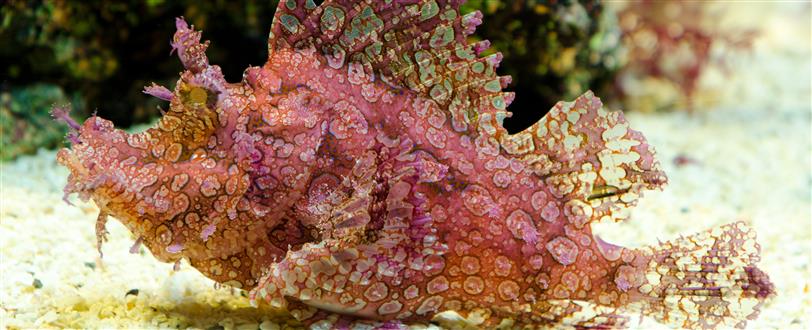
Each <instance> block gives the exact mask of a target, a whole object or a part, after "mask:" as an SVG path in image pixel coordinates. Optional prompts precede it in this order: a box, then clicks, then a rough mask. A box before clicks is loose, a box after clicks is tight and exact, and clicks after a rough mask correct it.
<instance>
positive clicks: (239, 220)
mask: <svg viewBox="0 0 812 330" xmlns="http://www.w3.org/2000/svg"><path fill="white" fill-rule="evenodd" d="M460 4H461V1H459V0H451V1H439V0H388V1H371V0H370V1H349V0H327V1H324V3H323V4H321V5H318V6H317V5H316V4H315V3H314V2H313V1H309V0H308V1H292V0H291V1H281V2H280V4H279V8H278V9H277V12H276V15H275V17H274V22H273V27H272V30H271V33H270V38H269V42H268V51H269V55H268V62H267V63H266V64H265V65H264V66H262V67H249V68H248V69H247V70H246V71H245V73H244V75H243V79H242V81H239V82H236V83H229V82H227V81H225V79H224V77H223V74H222V73H221V70H220V68H219V67H218V66H215V65H210V64H209V62H208V59H207V57H206V53H205V51H206V48H207V46H208V42H205V43H200V37H201V33H200V32H198V31H194V30H193V28H189V27H188V25H187V23H186V22H185V21H184V20H183V19H182V18H179V19H178V20H177V32H176V33H175V36H174V39H173V41H172V47H173V49H174V50H176V51H177V52H178V55H179V56H180V59H181V61H182V62H183V65H184V67H185V71H184V72H183V73H182V74H181V77H180V79H179V80H178V82H177V85H176V86H175V89H174V91H170V90H169V89H167V88H164V87H161V86H157V85H153V86H150V87H147V88H145V91H144V92H145V93H147V94H151V95H153V96H156V97H158V98H161V99H164V100H166V101H168V102H169V103H170V107H169V110H168V111H167V112H166V113H165V114H164V115H163V117H162V118H161V120H160V122H159V123H158V124H157V127H155V128H151V129H149V130H147V131H144V132H141V133H136V134H128V133H125V132H124V131H121V130H117V129H114V128H113V125H112V123H111V122H109V121H106V120H104V119H101V118H99V117H96V116H94V117H91V118H89V119H88V120H86V121H85V123H84V124H83V125H79V124H78V123H76V122H74V121H72V120H71V119H70V117H68V115H67V111H66V110H65V109H63V108H57V109H55V111H54V115H55V116H56V117H58V118H61V119H63V120H64V121H66V122H67V123H68V124H69V125H70V126H71V127H72V128H73V130H72V133H71V134H70V135H69V139H70V140H71V141H72V146H71V148H69V149H63V150H61V151H60V152H59V155H58V160H59V163H60V164H62V165H64V166H66V167H68V168H69V169H70V172H71V175H70V178H69V183H68V185H67V187H66V188H65V191H66V193H78V194H79V195H80V197H82V198H83V199H92V200H93V201H94V202H95V203H96V204H97V205H98V206H99V208H100V210H101V213H100V215H99V218H98V220H97V225H96V230H97V237H98V243H99V251H100V252H101V242H102V241H103V239H104V237H105V236H104V234H105V230H104V227H105V226H104V225H105V221H106V217H107V216H108V215H109V216H113V217H115V218H116V219H118V220H119V221H121V222H122V223H123V224H124V225H126V227H127V228H129V230H130V231H131V232H132V233H133V234H134V235H135V236H136V237H138V240H137V242H136V244H140V243H143V244H144V245H146V247H147V248H148V249H149V250H150V251H151V252H152V253H153V255H154V256H155V257H156V258H157V259H159V260H161V261H166V262H178V261H180V260H181V259H187V260H188V261H189V262H190V263H191V265H192V266H193V267H195V268H196V269H198V270H199V271H200V272H202V273H203V274H204V275H205V276H207V277H209V278H211V279H213V280H215V281H217V282H219V283H222V284H225V285H229V286H232V287H235V288H241V289H244V290H249V291H250V297H251V299H252V301H254V302H268V303H270V304H271V305H273V306H277V307H280V308H282V307H284V308H286V309H287V310H288V311H289V312H290V313H291V314H292V315H293V316H295V317H296V318H298V319H300V320H302V322H303V323H304V324H307V325H310V326H312V327H314V328H328V327H343V326H350V325H367V326H378V327H396V326H402V325H403V324H406V323H412V322H427V321H429V320H431V319H432V318H433V317H434V316H435V315H436V314H438V313H439V312H443V311H453V312H456V313H457V314H459V315H461V316H462V317H464V318H467V319H468V321H469V322H470V323H469V325H471V326H474V327H482V328H492V327H495V326H497V325H500V324H501V325H502V326H507V327H538V328H547V327H598V328H617V327H623V326H625V325H627V323H628V321H627V320H628V318H627V316H624V315H625V314H628V313H630V312H631V313H642V314H645V315H649V316H652V317H655V318H656V319H658V320H660V321H662V322H665V323H667V324H669V325H671V326H676V327H687V328H713V327H716V326H739V327H743V326H744V325H745V321H746V320H747V319H753V318H754V317H755V316H756V315H757V314H758V310H759V307H761V306H762V305H763V303H764V302H765V299H766V298H767V297H769V296H771V295H772V294H773V286H772V284H771V283H770V282H769V279H768V278H767V276H766V275H765V274H764V273H763V272H761V271H760V270H759V269H757V268H756V267H755V266H754V263H755V262H757V261H758V260H759V246H758V244H756V243H755V235H754V232H753V230H751V229H749V228H748V227H747V226H746V225H745V224H743V223H734V224H730V225H726V226H723V227H720V228H716V229H713V230H711V231H708V232H704V233H700V234H697V235H694V236H690V237H685V238H680V239H677V240H675V241H671V242H668V243H664V244H661V245H659V246H654V247H649V248H643V249H628V248H623V247H619V246H615V245H612V244H609V243H606V242H604V241H602V240H600V239H599V238H597V237H595V236H594V235H593V234H592V231H591V229H590V225H591V224H592V223H594V222H596V221H612V220H619V219H623V218H626V217H627V216H628V211H627V210H628V208H629V207H630V206H632V205H634V204H635V203H636V201H637V199H638V198H639V197H640V194H641V191H642V190H645V189H654V188H660V187H661V186H663V185H664V184H665V183H666V177H665V175H664V174H663V173H662V171H661V170H660V167H659V164H658V162H657V160H656V159H655V158H654V150H653V148H652V147H651V146H650V145H649V144H648V143H646V140H645V139H644V137H643V135H642V134H641V133H640V132H637V131H634V130H631V129H630V128H629V125H628V123H627V122H626V120H625V119H624V118H623V115H622V114H621V113H620V112H610V111H607V110H605V109H604V108H603V107H602V104H601V102H600V100H599V99H598V98H596V97H595V96H594V95H593V94H592V93H591V92H587V93H586V94H584V95H583V96H581V97H579V98H577V99H576V100H575V101H573V102H569V103H565V102H560V103H558V104H557V105H555V107H554V108H553V109H552V110H551V111H550V112H549V113H548V114H547V115H546V116H545V117H544V118H542V119H541V121H539V122H538V123H536V124H534V125H532V126H531V127H530V128H528V129H526V130H525V131H523V132H520V133H517V134H509V133H508V132H507V131H506V130H505V129H504V128H503V127H502V120H503V119H504V118H505V117H507V116H509V114H510V113H509V112H507V111H506V108H507V106H508V104H510V102H511V100H512V99H513V94H512V93H508V92H503V91H502V89H503V88H505V87H506V86H507V85H508V84H509V82H510V77H504V76H502V77H500V76H497V75H496V67H497V66H498V64H499V62H500V59H501V56H500V55H499V54H495V55H491V56H487V57H480V56H479V55H480V53H481V52H483V51H484V50H485V49H487V48H488V42H487V41H483V42H478V43H473V44H469V43H468V42H467V41H466V37H467V36H469V35H471V34H472V33H473V32H474V29H475V27H476V26H477V25H479V24H480V23H481V17H482V15H481V14H480V13H479V12H474V13H470V14H466V15H462V14H461V13H460V12H459V7H460Z"/></svg>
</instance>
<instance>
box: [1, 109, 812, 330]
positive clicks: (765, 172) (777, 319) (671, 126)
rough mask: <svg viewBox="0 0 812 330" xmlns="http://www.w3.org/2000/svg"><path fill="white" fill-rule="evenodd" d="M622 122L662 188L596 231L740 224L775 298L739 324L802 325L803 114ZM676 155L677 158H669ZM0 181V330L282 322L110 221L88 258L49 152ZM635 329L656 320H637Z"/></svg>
mask: <svg viewBox="0 0 812 330" xmlns="http://www.w3.org/2000/svg"><path fill="white" fill-rule="evenodd" d="M628 117H629V120H630V121H631V123H632V127H634V128H635V129H638V130H641V131H643V132H644V133H645V135H646V136H647V137H648V139H649V141H650V143H651V144H653V145H655V146H656V147H657V150H658V152H659V159H660V160H661V162H662V163H663V164H662V165H663V167H664V168H665V170H666V172H667V173H668V176H669V179H670V184H669V186H667V187H666V189H665V191H663V192H650V193H648V194H646V196H645V197H644V198H643V200H642V202H641V203H640V205H639V206H638V207H637V208H636V209H635V210H634V211H633V212H632V214H633V218H632V219H631V220H629V221H626V222H623V223H607V224H598V225H597V226H595V228H596V232H597V233H599V234H600V235H601V236H602V237H603V238H605V239H606V240H608V241H610V242H615V243H618V244H622V245H624V246H629V247H638V246H644V245H647V244H656V243H657V240H658V239H659V240H663V241H665V240H668V239H671V238H675V237H677V236H679V235H688V234H691V233H694V232H697V231H701V230H705V229H708V228H711V227H713V226H717V225H721V224H724V223H727V222H731V221H735V220H743V221H746V222H748V223H750V224H751V225H752V226H753V227H755V229H756V231H757V232H758V235H759V238H758V239H759V241H760V243H761V246H762V251H763V259H762V261H761V263H760V267H762V268H763V269H764V270H765V271H766V272H767V273H768V274H769V275H770V276H771V278H772V280H773V281H774V282H775V285H776V288H777V291H778V296H777V297H776V298H775V299H774V300H773V301H772V302H771V303H770V304H769V305H767V307H766V308H765V309H764V310H763V312H762V315H761V316H760V317H759V319H758V320H756V321H754V322H751V323H750V324H749V327H750V328H752V329H809V328H812V323H811V322H812V321H811V320H810V316H809V315H812V311H810V293H809V286H810V281H811V280H812V276H810V275H811V274H810V250H811V249H810V242H812V228H810V225H811V224H812V215H811V214H810V212H812V211H810V210H812V205H811V204H810V199H811V198H812V191H811V190H810V189H811V188H810V187H812V164H810V155H812V147H811V146H810V143H811V142H810V141H811V140H810V111H809V110H808V109H801V110H799V111H785V112H777V111H772V112H765V111H750V112H748V111H737V110H724V109H720V110H717V111H713V112H709V113H701V114H693V115H690V114H686V113H669V114H634V113H632V114H630V115H628ZM678 156H680V157H682V158H683V159H687V160H688V162H687V164H684V165H677V164H675V162H674V159H675V158H677V157H678ZM0 173H1V174H2V180H1V182H0V183H1V185H0V271H1V272H2V273H0V275H1V278H0V328H8V329H26V328H200V329H208V328H220V327H222V328H225V329H258V328H259V329H278V328H280V325H281V326H282V328H284V327H285V324H286V323H285V322H286V320H287V319H286V318H285V317H284V315H281V316H280V315H279V313H278V312H275V311H272V310H268V309H256V308H253V307H251V306H250V305H249V303H248V299H247V298H246V297H245V296H244V294H243V293H241V292H240V291H237V290H232V289H227V288H220V289H216V288H215V286H214V283H213V282H212V281H211V280H208V279H206V278H205V277H203V276H202V275H201V274H200V273H198V272H197V271H196V270H194V269H193V268H191V267H190V266H189V265H188V264H183V265H182V266H181V269H180V270H179V271H173V270H172V265H171V264H164V263H160V262H158V261H156V260H155V259H154V258H153V257H152V256H151V255H150V253H149V252H148V251H146V250H145V249H143V248H142V251H141V253H138V254H130V253H128V249H129V247H130V246H131V245H132V243H133V241H134V238H133V237H132V236H131V235H130V234H129V233H128V232H127V231H126V229H125V228H124V227H123V226H121V225H120V224H119V223H118V222H117V221H111V222H110V223H109V224H108V228H109V230H110V240H109V242H107V243H106V244H105V245H104V259H103V261H101V260H99V259H98V253H97V252H96V249H95V236H94V221H95V217H96V214H97V209H96V207H95V206H94V205H92V203H82V202H80V201H78V199H76V198H73V199H72V200H73V201H74V203H76V206H70V205H68V204H66V203H64V202H63V201H62V192H61V189H62V187H63V185H64V183H65V181H66V177H67V171H66V170H65V169H64V168H62V167H59V166H58V165H57V164H56V162H55V153H54V152H53V151H42V152H40V153H39V154H38V155H36V156H29V157H23V158H20V159H18V160H17V161H15V162H12V163H3V164H2V169H0ZM134 289H137V290H138V293H137V294H132V293H133V292H134V291H133V292H131V290H134ZM128 292H131V294H129V295H128V294H127V293H128ZM633 325H634V326H638V325H637V323H636V322H634V324H633ZM432 327H434V326H432ZM639 327H641V328H646V329H648V328H654V327H660V328H661V327H663V326H662V325H658V324H656V323H654V322H653V321H651V320H643V323H641V324H640V325H639Z"/></svg>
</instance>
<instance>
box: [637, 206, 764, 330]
mask: <svg viewBox="0 0 812 330" xmlns="http://www.w3.org/2000/svg"><path fill="white" fill-rule="evenodd" d="M639 251H640V252H641V253H643V255H645V256H647V257H648V258H647V259H646V260H648V265H647V267H646V274H645V278H646V280H645V281H643V283H645V284H643V285H641V286H640V287H639V290H638V291H639V293H640V294H641V295H642V299H641V300H642V301H643V305H644V306H643V314H645V315H649V316H652V317H654V318H656V319H657V320H659V321H660V322H664V323H668V324H672V325H675V326H677V327H679V328H691V329H696V328H703V329H706V328H715V327H718V326H726V327H737V328H744V326H745V324H746V320H753V319H755V318H756V317H757V316H758V313H759V311H760V308H761V306H762V305H764V303H765V301H766V300H767V299H768V298H770V297H772V296H774V295H775V291H774V286H773V284H772V283H771V282H770V279H769V277H768V276H767V274H765V273H764V272H762V271H761V270H759V269H758V268H756V266H755V263H756V262H758V261H759V260H760V257H759V252H760V246H759V245H758V244H757V243H756V234H755V232H754V231H753V230H752V228H749V227H748V226H747V225H746V224H744V223H743V222H735V223H731V224H727V225H724V226H721V227H717V228H714V229H712V230H709V231H706V232H703V233H699V234H695V235H692V236H688V237H683V238H680V239H677V240H674V241H671V242H667V243H663V244H661V245H660V246H658V247H653V248H645V249H642V250H639ZM646 282H647V283H646Z"/></svg>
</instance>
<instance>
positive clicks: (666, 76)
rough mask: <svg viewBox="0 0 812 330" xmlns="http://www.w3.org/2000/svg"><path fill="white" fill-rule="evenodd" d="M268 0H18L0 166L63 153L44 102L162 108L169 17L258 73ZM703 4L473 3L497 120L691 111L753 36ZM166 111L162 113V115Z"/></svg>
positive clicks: (229, 68) (233, 62)
mask: <svg viewBox="0 0 812 330" xmlns="http://www.w3.org/2000/svg"><path fill="white" fill-rule="evenodd" d="M277 2H278V1H267V0H266V1H224V0H217V1H205V2H199V1H188V0H183V1H163V0H147V1H143V0H139V1H135V0H125V1H115V2H107V1H59V0H54V1H17V0H11V1H8V2H6V3H5V4H4V5H3V6H2V9H1V10H0V15H1V17H0V62H2V63H4V65H3V66H2V67H1V68H0V70H2V71H1V72H0V74H2V81H1V82H0V160H10V159H14V158H15V157H17V156H18V155H22V154H29V153H34V152H35V151H36V150H37V149H38V148H49V149H52V148H55V147H58V146H60V145H61V144H62V137H63V136H64V134H65V128H64V127H63V126H62V125H56V124H54V122H53V121H52V120H50V118H49V115H48V111H49V110H50V107H51V106H52V105H53V104H64V103H71V104H72V106H73V109H74V110H73V115H74V117H76V118H77V119H83V118H85V117H87V116H88V115H90V114H91V113H94V112H97V113H98V114H99V115H100V116H102V117H104V118H108V119H110V120H112V121H113V122H114V123H115V124H116V126H118V127H129V126H131V125H134V124H139V123H145V122H149V121H151V120H154V118H156V117H157V116H158V115H159V114H160V111H159V110H158V109H157V107H158V106H159V104H161V102H160V101H159V100H157V99H155V98H151V97H148V96H146V95H144V94H142V93H141V90H142V89H143V86H146V85H149V84H150V83H151V82H153V81H154V82H156V83H159V84H162V85H165V86H167V87H170V88H172V86H174V84H175V81H176V80H177V77H178V73H179V72H180V71H181V70H182V67H181V64H180V62H179V61H178V60H177V59H176V58H173V57H170V56H169V51H170V49H171V47H170V46H169V41H170V39H171V37H172V35H173V33H174V30H175V27H174V18H175V17H178V16H184V17H185V18H186V19H187V21H189V22H191V23H192V24H194V25H195V27H196V28H197V29H202V30H203V33H204V34H203V38H204V40H211V41H212V46H211V47H210V48H209V50H208V55H209V58H210V61H211V63H214V64H217V65H220V66H221V67H222V68H223V71H224V73H225V75H226V78H227V79H228V80H229V81H231V82H236V81H239V80H240V79H241V76H242V72H243V70H244V69H245V68H246V67H248V65H262V64H263V63H265V57H266V41H267V33H268V31H269V29H270V25H271V21H272V17H273V13H274V9H275V8H276V4H277ZM706 7H708V6H707V5H705V4H703V3H701V2H684V3H680V2H664V1H643V2H639V3H635V4H634V5H631V6H629V5H619V4H617V3H608V4H606V5H604V4H602V3H600V2H598V1H594V0H586V1H581V2H576V1H532V0H528V1H501V0H470V1H468V2H467V3H466V4H465V5H464V10H463V11H464V12H470V11H473V10H480V11H482V13H483V14H484V16H485V17H484V19H483V21H484V22H485V23H484V24H483V25H481V26H480V27H479V28H478V30H477V33H476V34H475V35H474V36H472V37H471V38H472V39H473V40H481V39H488V40H490V41H491V42H492V45H493V46H492V48H491V49H490V50H489V51H488V52H494V51H500V52H502V53H503V55H504V61H503V62H502V65H501V67H500V69H499V70H500V74H503V75H504V74H508V75H511V76H512V77H513V84H512V85H511V86H510V87H509V89H510V90H514V91H516V93H517V98H516V101H515V102H514V103H513V105H512V106H511V107H510V110H511V111H512V112H513V117H512V118H509V119H507V120H506V121H505V126H506V127H507V128H508V130H510V131H511V132H516V131H519V130H521V129H523V128H525V127H527V126H529V125H531V124H532V123H534V122H535V121H537V120H538V118H540V117H541V116H542V115H543V114H544V113H545V111H547V110H548V109H549V108H551V107H552V106H553V105H554V104H555V103H556V102H558V101H561V100H572V99H574V98H575V97H577V96H578V95H580V94H582V93H583V92H584V91H586V90H588V89H592V90H594V91H596V93H597V95H599V96H600V97H601V98H602V99H603V100H604V102H606V103H609V104H610V105H611V106H612V107H613V108H623V109H625V110H632V111H669V110H672V109H687V110H689V111H693V110H696V109H701V108H702V104H700V103H701V102H698V101H697V99H698V98H697V93H696V91H697V89H698V87H697V86H698V81H699V78H700V77H701V75H702V73H703V71H704V70H705V68H706V66H707V65H709V64H713V63H721V64H723V62H724V59H725V53H726V52H742V51H747V49H748V47H749V43H748V41H749V40H751V39H752V37H753V36H754V35H756V33H757V31H755V30H746V29H738V30H730V31H723V30H721V29H718V28H716V27H714V26H713V25H712V24H711V23H712V22H713V21H714V17H713V13H712V11H709V10H705V9H706ZM164 106H165V105H164Z"/></svg>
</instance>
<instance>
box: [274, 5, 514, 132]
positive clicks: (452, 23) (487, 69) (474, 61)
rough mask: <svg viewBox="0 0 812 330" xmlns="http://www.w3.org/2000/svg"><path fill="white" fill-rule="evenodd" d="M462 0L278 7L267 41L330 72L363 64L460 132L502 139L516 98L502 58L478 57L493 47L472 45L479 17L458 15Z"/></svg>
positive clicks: (476, 13) (474, 14)
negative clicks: (300, 52)
mask: <svg viewBox="0 0 812 330" xmlns="http://www.w3.org/2000/svg"><path fill="white" fill-rule="evenodd" d="M462 2H463V1H461V0H364V1H352V0H327V1H324V3H323V4H321V5H319V6H316V5H315V3H314V2H313V1H312V0H287V1H285V0H283V1H281V2H280V3H279V7H278V8H277V11H276V15H275V17H274V22H273V25H272V27H271V33H270V36H269V40H268V51H269V56H273V53H274V52H275V51H277V50H280V49H304V48H310V47H313V48H315V49H316V50H317V51H318V52H320V53H321V54H322V55H323V56H324V57H323V58H324V63H325V64H326V65H329V66H331V67H333V68H341V67H349V64H350V63H357V64H362V65H363V67H364V68H365V69H366V70H371V71H372V72H374V74H375V76H377V77H380V78H381V79H382V80H383V81H384V82H386V83H388V84H390V85H391V86H393V87H395V88H403V89H407V90H411V91H413V92H415V93H417V94H418V95H421V96H423V97H425V98H427V99H430V100H433V101H434V102H436V103H437V104H438V106H439V107H440V108H442V109H446V110H447V111H448V112H449V114H450V118H451V122H452V126H453V127H454V129H455V130H457V131H459V132H465V131H471V132H475V131H479V132H482V133H484V134H488V135H491V136H494V137H496V138H499V137H500V136H501V135H504V134H507V131H506V130H505V129H504V128H502V120H503V119H504V118H505V117H507V116H509V112H507V111H506V110H505V109H506V108H507V106H508V104H510V102H511V101H512V100H513V93H509V92H502V88H504V87H505V86H507V84H508V83H510V77H509V76H504V77H499V76H497V75H496V71H495V69H496V67H497V66H498V65H499V62H500V61H501V58H502V56H501V54H498V53H497V54H494V55H490V56H488V57H484V58H480V57H479V54H480V53H481V52H482V51H484V50H485V49H487V48H488V45H489V43H488V42H487V41H485V42H479V43H476V44H469V43H468V42H467V41H466V37H467V36H469V35H471V34H472V33H473V32H474V30H475V28H476V26H477V25H479V24H480V23H481V21H482V14H481V13H480V12H478V11H477V12H473V13H470V14H467V15H464V16H463V15H461V14H460V12H459V7H460V4H461V3H462Z"/></svg>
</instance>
